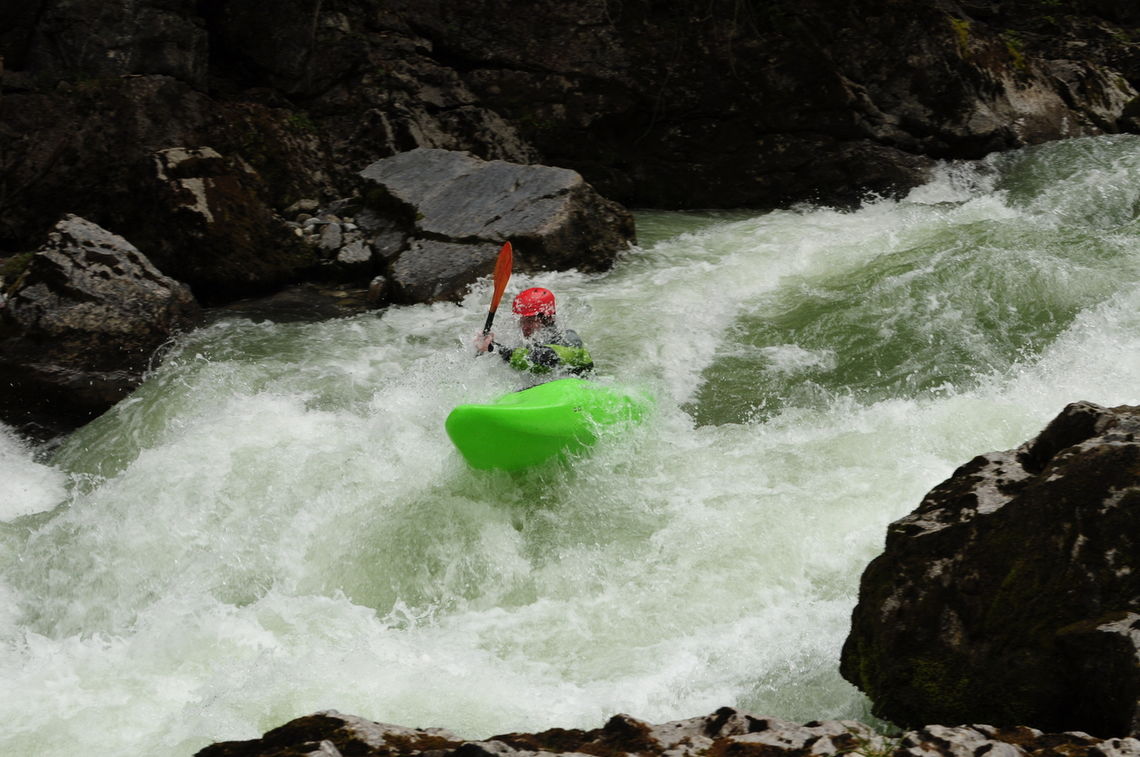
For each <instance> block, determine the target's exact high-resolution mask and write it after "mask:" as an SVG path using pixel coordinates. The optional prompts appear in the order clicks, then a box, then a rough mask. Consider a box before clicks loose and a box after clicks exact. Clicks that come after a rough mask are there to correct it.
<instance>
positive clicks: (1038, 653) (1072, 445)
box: [842, 402, 1140, 736]
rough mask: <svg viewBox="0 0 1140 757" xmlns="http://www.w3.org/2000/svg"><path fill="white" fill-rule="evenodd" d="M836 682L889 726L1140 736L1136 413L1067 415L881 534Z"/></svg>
mask: <svg viewBox="0 0 1140 757" xmlns="http://www.w3.org/2000/svg"><path fill="white" fill-rule="evenodd" d="M842 673H843V675H844V677H846V678H847V679H848V680H849V681H851V682H853V683H854V684H855V685H857V686H858V687H859V688H861V689H862V690H863V691H865V692H866V693H867V694H868V695H869V696H870V697H871V698H872V699H873V700H874V703H875V713H876V714H877V715H879V716H881V717H883V718H886V719H889V720H892V721H894V722H897V723H899V724H902V725H908V726H914V725H917V724H923V723H938V722H941V723H962V722H988V723H995V724H997V725H1013V724H1017V723H1021V724H1028V725H1032V726H1035V727H1039V728H1044V729H1048V730H1081V731H1086V732H1089V733H1093V734H1097V735H1100V736H1125V735H1132V736H1140V407H1127V406H1124V407H1116V408H1111V409H1110V408H1103V407H1100V406H1098V405H1094V404H1091V403H1087V402H1080V403H1075V404H1072V405H1069V406H1068V407H1067V408H1066V409H1065V410H1064V412H1062V413H1061V414H1060V415H1059V416H1058V417H1057V418H1056V419H1055V420H1053V422H1051V423H1050V424H1049V425H1048V427H1047V428H1045V430H1043V431H1042V432H1041V434H1040V435H1038V436H1037V438H1036V439H1034V440H1032V441H1030V442H1028V443H1026V444H1024V445H1022V446H1021V447H1019V448H1018V449H1015V450H1008V451H1005V452H991V453H989V454H986V455H981V456H979V457H977V458H975V459H974V460H972V461H971V462H969V463H968V464H966V465H965V466H963V467H962V468H960V469H958V470H957V471H956V472H955V473H954V475H953V476H952V477H951V478H950V479H948V480H947V481H945V482H944V483H942V484H940V485H939V486H938V487H936V488H935V489H934V490H933V491H931V492H930V493H929V494H928V495H927V496H926V498H925V499H924V500H923V502H922V504H921V505H920V506H919V507H918V509H917V510H915V511H914V512H913V513H911V514H910V515H908V516H906V517H905V518H902V519H901V520H899V521H897V522H895V523H893V524H892V525H891V527H890V529H889V531H888V534H887V543H886V550H885V552H884V553H883V554H882V555H881V556H879V557H878V558H876V559H875V560H874V561H873V562H872V563H871V564H870V565H869V566H868V567H867V570H866V571H865V572H864V574H863V578H862V583H861V586H860V590H859V604H858V606H857V607H856V608H855V611H854V613H853V615H852V629H851V634H850V636H849V637H848V639H847V642H846V644H845V646H844V649H843V660H842Z"/></svg>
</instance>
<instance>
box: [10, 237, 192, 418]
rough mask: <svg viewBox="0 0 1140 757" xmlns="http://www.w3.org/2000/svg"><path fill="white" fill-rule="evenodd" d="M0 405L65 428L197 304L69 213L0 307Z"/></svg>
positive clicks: (142, 366) (134, 377) (146, 357)
mask: <svg viewBox="0 0 1140 757" xmlns="http://www.w3.org/2000/svg"><path fill="white" fill-rule="evenodd" d="M0 316H2V319H0V345H2V347H3V349H2V350H0V384H2V385H3V391H0V414H2V419H3V420H4V421H5V422H7V423H10V424H12V425H17V426H21V425H25V424H27V423H29V422H35V423H40V424H42V425H43V426H44V427H45V428H48V429H53V428H60V427H64V428H66V427H67V426H68V425H70V426H72V427H74V426H75V425H78V424H79V423H80V422H82V421H84V420H87V419H89V418H90V417H93V416H94V415H97V414H99V413H101V412H102V411H104V410H106V409H107V408H109V407H110V406H111V405H113V404H114V403H115V402H118V401H119V400H120V399H122V398H123V397H124V396H126V394H127V393H128V392H129V391H130V390H131V389H133V388H134V387H135V386H136V385H137V384H138V383H139V382H140V381H141V379H142V375H143V373H144V372H145V371H146V370H147V368H148V367H149V365H150V361H151V359H152V356H153V355H154V353H155V351H156V350H158V349H159V347H160V346H161V345H162V344H163V343H164V342H165V341H167V340H168V339H169V338H170V337H171V335H172V334H174V333H175V332H177V331H178V330H180V329H184V328H187V327H189V326H192V325H193V324H194V323H196V322H197V320H198V318H199V316H200V311H199V308H198V304H197V302H196V301H195V300H194V298H193V296H192V295H191V294H190V290H189V289H187V287H186V286H185V285H183V284H181V283H179V282H177V281H174V280H173V279H171V278H169V277H167V276H164V275H162V274H161V273H160V272H159V271H158V270H157V269H156V268H155V267H154V266H153V265H152V264H151V262H150V261H149V260H148V259H147V258H146V256H145V255H143V254H142V253H141V252H139V250H138V249H137V248H135V247H134V246H133V245H131V244H130V243H129V242H127V241H126V240H125V239H123V238H122V237H119V236H117V235H115V234H112V233H110V232H108V231H106V230H105V229H102V228H100V227H99V226H96V225H95V224H92V223H90V222H89V221H86V220H84V219H82V218H79V217H77V216H67V217H65V218H64V219H63V220H61V221H60V222H59V223H58V224H57V225H56V227H55V228H54V229H53V230H52V232H51V233H50V234H49V235H48V240H47V243H46V244H45V245H44V246H43V247H42V248H41V249H40V250H39V251H38V252H37V253H36V254H35V255H34V256H32V258H31V260H30V262H29V263H28V266H27V269H26V270H25V271H24V272H23V274H22V275H21V276H20V278H19V279H18V280H17V281H16V282H15V283H14V284H13V285H12V287H11V288H10V290H9V292H8V296H7V298H6V301H5V303H4V307H3V308H2V309H0Z"/></svg>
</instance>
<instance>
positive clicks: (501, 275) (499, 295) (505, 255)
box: [491, 242, 515, 312]
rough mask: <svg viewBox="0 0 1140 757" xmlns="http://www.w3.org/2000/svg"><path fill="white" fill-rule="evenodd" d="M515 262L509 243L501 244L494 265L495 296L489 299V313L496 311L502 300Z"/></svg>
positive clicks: (512, 249) (513, 252)
mask: <svg viewBox="0 0 1140 757" xmlns="http://www.w3.org/2000/svg"><path fill="white" fill-rule="evenodd" d="M514 262H515V251H514V248H513V247H511V243H510V242H504V243H503V249H501V250H499V260H498V261H497V262H496V263H495V294H494V295H493V296H492V297H491V312H494V311H495V310H498V308H499V300H501V299H503V292H504V291H505V290H506V288H507V282H508V281H509V280H510V278H511V268H512V267H513V266H514Z"/></svg>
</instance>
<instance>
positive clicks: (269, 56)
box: [0, 0, 1140, 252]
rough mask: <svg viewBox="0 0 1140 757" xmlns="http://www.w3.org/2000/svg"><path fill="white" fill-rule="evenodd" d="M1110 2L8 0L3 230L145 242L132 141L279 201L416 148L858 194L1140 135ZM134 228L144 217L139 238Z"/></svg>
mask: <svg viewBox="0 0 1140 757" xmlns="http://www.w3.org/2000/svg"><path fill="white" fill-rule="evenodd" d="M1138 23H1140V22H1138V19H1137V11H1136V10H1135V9H1134V7H1133V5H1132V4H1130V3H1126V2H1124V1H1123V0H1100V1H1099V2H1095V3H1094V2H1086V3H1076V2H1066V1H1065V0H1049V1H1046V0H1016V1H1013V0H988V1H983V0H969V1H963V2H950V1H949V0H940V1H939V2H929V0H863V1H862V2H859V3H848V2H839V1H838V0H794V1H793V0H766V1H765V2H760V1H759V0H711V1H710V2H707V3H699V4H696V5H694V4H692V3H684V2H660V1H653V0H621V2H615V1H614V0H575V1H573V2H553V1H552V0H537V1H536V2H535V3H532V4H529V5H528V9H527V12H525V13H519V12H518V11H517V4H514V3H508V2H503V1H502V0H447V1H446V2H444V1H442V0H392V1H391V2H385V3H383V4H377V3H373V2H366V0H286V1H285V2H281V3H273V4H269V3H259V2H255V1H254V0H196V1H195V0H113V1H111V2H108V1H106V0H30V1H29V2H25V3H8V4H6V5H5V7H4V8H2V9H0V55H2V56H3V58H4V75H3V80H2V82H3V94H2V97H0V172H2V175H3V177H4V180H3V182H2V186H0V251H8V252H13V251H19V250H28V249H33V248H34V247H35V246H36V245H37V244H38V243H39V240H40V239H42V236H43V234H44V233H46V230H47V229H48V228H50V227H51V225H52V224H54V223H55V222H56V221H57V220H58V219H59V217H60V216H61V215H62V214H63V212H74V213H77V214H79V215H82V216H84V217H86V218H89V219H91V220H92V221H94V222H96V223H99V224H101V225H104V226H106V227H107V228H110V229H112V230H113V231H115V232H116V233H120V234H123V235H124V236H126V237H127V238H128V239H131V240H132V241H133V242H134V243H136V244H139V245H140V246H145V244H144V240H143V239H142V237H145V236H146V235H147V234H149V235H150V236H151V237H154V236H155V234H154V233H153V228H152V227H151V224H150V221H149V220H148V219H149V217H150V214H149V213H148V212H145V209H143V208H140V207H139V205H138V203H137V197H136V196H134V194H133V193H132V188H133V186H134V184H135V182H136V181H137V177H138V175H139V172H140V171H145V168H146V166H147V165H148V161H150V156H151V155H152V154H153V153H154V152H156V151H158V150H164V149H170V148H199V147H207V146H208V147H210V148H212V149H214V150H216V151H217V152H218V153H219V154H220V155H222V156H223V157H225V158H226V159H228V160H233V161H237V160H240V161H241V162H243V163H244V164H246V165H247V166H248V167H249V168H250V169H251V172H252V173H251V176H253V177H254V179H253V180H252V184H253V185H254V186H255V187H256V193H257V195H258V196H259V197H260V198H261V199H262V200H263V201H264V203H265V204H266V205H268V206H269V207H270V208H274V209H277V210H281V209H283V208H285V207H287V206H288V205H290V204H291V203H293V202H295V201H297V200H299V199H302V198H319V199H326V200H327V199H332V198H334V197H344V196H347V195H349V194H351V192H352V190H353V187H354V183H353V182H354V176H355V174H356V172H358V171H359V170H360V169H362V168H363V167H364V166H366V165H368V163H370V162H372V161H374V160H376V159H379V158H382V157H386V156H388V155H391V154H394V153H397V152H402V151H406V150H410V149H412V148H415V147H435V148H445V149H460V150H469V151H471V152H473V153H474V154H476V155H477V156H479V157H482V158H485V159H505V160H510V161H514V162H524V163H525V162H543V163H548V164H551V165H556V166H561V167H568V168H572V169H575V170H577V171H579V172H580V173H581V174H582V175H583V176H584V177H585V179H586V180H587V181H588V182H590V183H591V184H593V185H594V186H595V187H596V188H597V189H598V190H599V191H600V192H601V193H602V194H603V195H605V196H607V197H609V198H611V199H615V200H618V201H620V202H623V203H625V204H626V205H633V206H643V207H675V208H677V207H714V206H715V207H737V206H752V207H768V206H773V205H779V204H783V203H787V202H793V201H797V200H805V199H806V200H818V201H823V202H849V201H852V200H855V199H858V197H860V196H861V194H862V193H863V192H865V191H868V190H873V191H884V192H886V191H893V190H897V189H899V188H905V187H907V186H911V185H913V184H914V183H915V182H917V181H920V180H921V178H922V175H923V171H924V169H925V168H926V167H927V166H928V165H929V163H930V161H931V160H932V159H940V158H971V157H978V156H981V155H983V154H985V153H986V152H988V151H991V150H997V149H1005V148H1011V147H1016V146H1019V145H1024V144H1029V143H1035V142H1040V141H1044V140H1050V139H1057V138H1062V137H1068V136H1076V135H1081V134H1090V133H1097V132H1102V131H1108V132H1111V131H1120V130H1135V129H1136V128H1137V121H1136V120H1135V118H1134V116H1135V115H1136V112H1137V110H1138V106H1137V103H1136V102H1135V96H1136V86H1137V85H1138V83H1140V63H1138V61H1140V53H1138V52H1137V51H1138V49H1140V46H1138V45H1137V44H1136V43H1133V42H1132V41H1131V39H1132V35H1133V34H1134V33H1135V32H1136V31H1137V25H1138ZM136 230H137V231H138V233H135V232H136Z"/></svg>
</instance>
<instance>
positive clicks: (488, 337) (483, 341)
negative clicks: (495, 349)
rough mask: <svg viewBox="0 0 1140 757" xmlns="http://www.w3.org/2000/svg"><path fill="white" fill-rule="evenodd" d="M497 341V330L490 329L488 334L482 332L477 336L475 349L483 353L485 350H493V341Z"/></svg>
mask: <svg viewBox="0 0 1140 757" xmlns="http://www.w3.org/2000/svg"><path fill="white" fill-rule="evenodd" d="M493 341H495V332H493V331H489V332H487V333H486V334H483V333H480V334H479V335H478V336H476V337H475V351H476V352H478V353H479V354H480V355H482V354H483V353H484V352H490V351H491V343H492V342H493Z"/></svg>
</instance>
